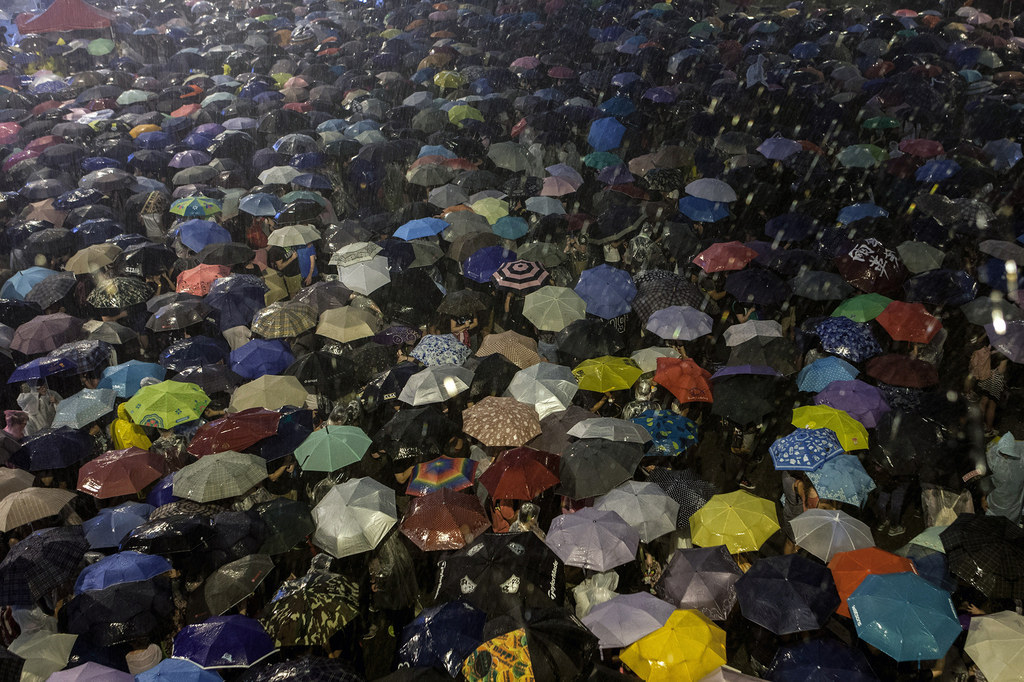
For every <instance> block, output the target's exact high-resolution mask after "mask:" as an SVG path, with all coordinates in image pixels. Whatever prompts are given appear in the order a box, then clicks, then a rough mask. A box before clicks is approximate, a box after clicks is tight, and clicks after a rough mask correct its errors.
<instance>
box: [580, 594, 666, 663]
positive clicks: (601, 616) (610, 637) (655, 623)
mask: <svg viewBox="0 0 1024 682" xmlns="http://www.w3.org/2000/svg"><path fill="white" fill-rule="evenodd" d="M675 610H676V609H675V607H674V606H673V605H672V604H669V603H668V602H665V601H662V600H661V599H659V598H657V597H655V596H654V595H652V594H650V593H649V592H638V593H636V594H620V595H618V596H615V597H612V598H611V599H609V600H608V601H606V602H603V603H601V604H598V605H597V606H595V607H594V608H593V609H591V611H590V613H588V614H587V615H586V616H584V617H583V619H582V620H583V624H584V625H586V626H587V628H589V630H590V631H591V632H593V633H594V635H596V636H597V638H598V644H599V646H600V647H601V648H602V649H620V648H622V647H627V646H629V645H630V644H632V643H633V642H635V641H637V640H638V639H641V638H642V637H646V636H647V635H649V634H651V633H652V632H654V631H655V630H657V629H658V628H660V627H662V626H663V625H665V623H666V622H667V621H668V619H669V617H670V616H671V615H672V612H673V611H675Z"/></svg>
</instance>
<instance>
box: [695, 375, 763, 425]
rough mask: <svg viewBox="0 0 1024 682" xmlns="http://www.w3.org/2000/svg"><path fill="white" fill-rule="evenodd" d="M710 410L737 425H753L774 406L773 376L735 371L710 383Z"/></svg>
mask: <svg viewBox="0 0 1024 682" xmlns="http://www.w3.org/2000/svg"><path fill="white" fill-rule="evenodd" d="M712 390H713V392H714V396H715V401H714V403H712V405H711V413H712V414H716V415H718V416H720V417H725V418H726V419H729V420H730V421H734V422H736V423H737V424H757V423H758V422H760V421H761V420H762V419H763V418H764V417H765V416H766V415H768V414H771V413H772V412H774V411H775V410H776V409H777V408H778V406H779V405H778V396H777V395H776V391H777V384H776V382H775V378H774V377H769V376H763V375H756V374H739V375H735V376H729V377H725V378H722V379H718V380H716V381H715V382H714V387H713V389H712Z"/></svg>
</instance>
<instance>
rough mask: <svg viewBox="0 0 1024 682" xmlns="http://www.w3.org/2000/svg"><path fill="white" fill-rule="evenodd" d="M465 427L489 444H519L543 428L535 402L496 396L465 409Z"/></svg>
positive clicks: (497, 445)
mask: <svg viewBox="0 0 1024 682" xmlns="http://www.w3.org/2000/svg"><path fill="white" fill-rule="evenodd" d="M462 428H463V430H464V431H465V432H466V433H467V434H468V435H470V436H472V437H473V438H476V439H477V440H478V441H480V442H481V443H483V444H484V445H485V446H487V447H510V448H514V447H519V446H520V445H523V444H524V443H526V442H527V441H529V440H531V439H533V438H536V437H537V436H539V435H540V432H541V429H540V419H539V418H538V417H537V411H536V410H535V409H533V405H527V404H526V403H521V402H519V401H518V400H516V399H515V398H498V397H495V396H487V397H486V398H484V399H483V400H481V401H480V402H478V403H477V404H475V405H473V406H472V407H470V408H469V409H466V410H464V411H463V412H462Z"/></svg>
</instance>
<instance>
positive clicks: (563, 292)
mask: <svg viewBox="0 0 1024 682" xmlns="http://www.w3.org/2000/svg"><path fill="white" fill-rule="evenodd" d="M586 311H587V304H586V303H585V302H584V300H583V299H582V298H580V295H579V294H577V293H576V292H575V291H573V290H572V289H569V288H567V287H553V286H547V287H541V288H540V289H538V290H537V291H534V292H532V293H529V294H527V295H526V298H525V299H524V302H523V316H524V317H526V319H528V320H529V321H530V322H532V323H533V325H534V326H535V327H537V329H540V330H542V331H549V332H560V331H562V330H563V329H565V328H566V327H567V326H568V325H569V323H570V322H575V321H576V320H582V319H583V318H584V317H586Z"/></svg>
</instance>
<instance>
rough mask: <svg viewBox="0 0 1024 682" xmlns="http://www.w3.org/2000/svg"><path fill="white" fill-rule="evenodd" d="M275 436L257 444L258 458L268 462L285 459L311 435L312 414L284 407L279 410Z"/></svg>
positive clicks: (307, 411)
mask: <svg viewBox="0 0 1024 682" xmlns="http://www.w3.org/2000/svg"><path fill="white" fill-rule="evenodd" d="M280 412H281V413H282V414H281V420H280V421H279V422H278V423H277V434H275V435H273V436H270V437H269V438H264V439H263V440H261V441H260V442H259V448H260V449H259V453H258V454H259V456H260V457H262V458H263V459H265V460H267V461H268V462H273V461H275V460H278V459H281V458H283V457H287V456H288V455H290V454H292V453H293V452H295V448H297V447H299V446H300V445H302V443H303V442H304V441H305V440H306V438H308V437H309V434H311V433H313V412H312V411H310V410H304V409H293V408H291V407H285V408H282V409H281V410H280Z"/></svg>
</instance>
